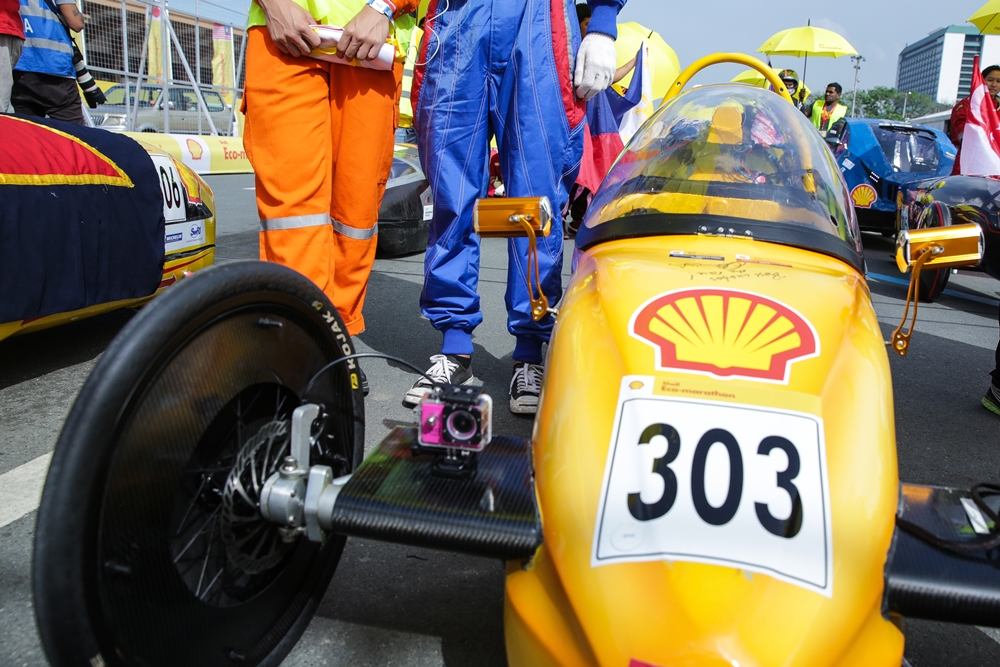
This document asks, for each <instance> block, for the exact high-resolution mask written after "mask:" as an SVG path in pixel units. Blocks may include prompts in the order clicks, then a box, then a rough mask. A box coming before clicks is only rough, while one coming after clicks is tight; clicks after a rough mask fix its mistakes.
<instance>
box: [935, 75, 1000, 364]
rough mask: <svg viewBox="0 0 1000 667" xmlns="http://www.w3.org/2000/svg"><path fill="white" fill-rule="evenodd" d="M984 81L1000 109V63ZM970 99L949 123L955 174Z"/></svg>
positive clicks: (956, 109) (955, 173)
mask: <svg viewBox="0 0 1000 667" xmlns="http://www.w3.org/2000/svg"><path fill="white" fill-rule="evenodd" d="M983 81H985V82H986V88H987V89H989V91H990V97H992V98H993V103H994V104H995V105H996V107H997V110H998V111H1000V65H990V66H989V67H987V68H986V69H984V70H983ZM970 99H971V96H970V97H966V98H965V99H962V100H959V101H958V104H956V105H955V106H954V107H953V108H952V110H951V120H950V121H949V123H948V136H949V137H950V138H951V143H953V144H955V146H956V147H957V148H958V154H957V155H956V156H955V167H954V168H953V169H952V172H951V173H952V175H953V176H958V175H960V174H961V173H962V138H963V137H964V135H965V125H966V121H967V120H968V118H969V101H970ZM998 379H1000V378H998Z"/></svg>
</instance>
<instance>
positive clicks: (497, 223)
mask: <svg viewBox="0 0 1000 667" xmlns="http://www.w3.org/2000/svg"><path fill="white" fill-rule="evenodd" d="M472 225H473V228H474V229H475V230H476V233H477V234H479V236H481V237H482V238H484V239H489V238H511V237H514V236H527V237H528V275H527V283H528V298H529V300H530V301H531V317H532V319H534V320H535V321H536V322H540V321H541V320H543V319H544V318H545V317H546V316H548V314H549V312H550V311H549V299H548V297H546V296H545V293H544V292H542V281H541V278H540V277H539V272H538V243H537V237H538V236H548V235H549V233H550V232H551V231H552V203H551V202H550V201H549V198H548V197H521V198H515V197H509V198H508V197H495V198H493V199H480V200H479V201H477V202H476V207H475V209H474V210H473V214H472ZM532 282H534V284H532ZM536 293H537V295H538V296H537V297H536V296H535V295H536Z"/></svg>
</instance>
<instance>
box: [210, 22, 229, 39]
mask: <svg viewBox="0 0 1000 667" xmlns="http://www.w3.org/2000/svg"><path fill="white" fill-rule="evenodd" d="M212 39H221V40H225V41H227V42H228V41H232V39H233V29H232V28H231V27H230V26H228V25H222V24H220V23H216V24H214V25H213V26H212Z"/></svg>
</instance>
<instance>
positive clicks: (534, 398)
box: [510, 361, 544, 415]
mask: <svg viewBox="0 0 1000 667" xmlns="http://www.w3.org/2000/svg"><path fill="white" fill-rule="evenodd" d="M543 372H544V368H543V367H542V365H541V364H529V363H527V362H524V361H516V362H514V374H513V375H512V376H511V378H510V411H511V412H513V413H514V414H516V415H533V414H535V413H536V412H538V396H539V394H541V393H542V373H543Z"/></svg>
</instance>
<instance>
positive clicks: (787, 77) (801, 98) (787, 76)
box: [778, 69, 809, 111]
mask: <svg viewBox="0 0 1000 667" xmlns="http://www.w3.org/2000/svg"><path fill="white" fill-rule="evenodd" d="M778 77H779V78H780V79H781V82H782V83H784V84H785V88H787V89H788V94H789V95H791V96H792V101H793V102H794V104H795V108H796V109H798V110H799V111H802V110H803V109H805V106H806V98H808V97H809V89H808V88H806V86H805V85H799V73H798V72H796V71H795V70H793V69H783V70H781V71H780V72H778Z"/></svg>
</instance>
